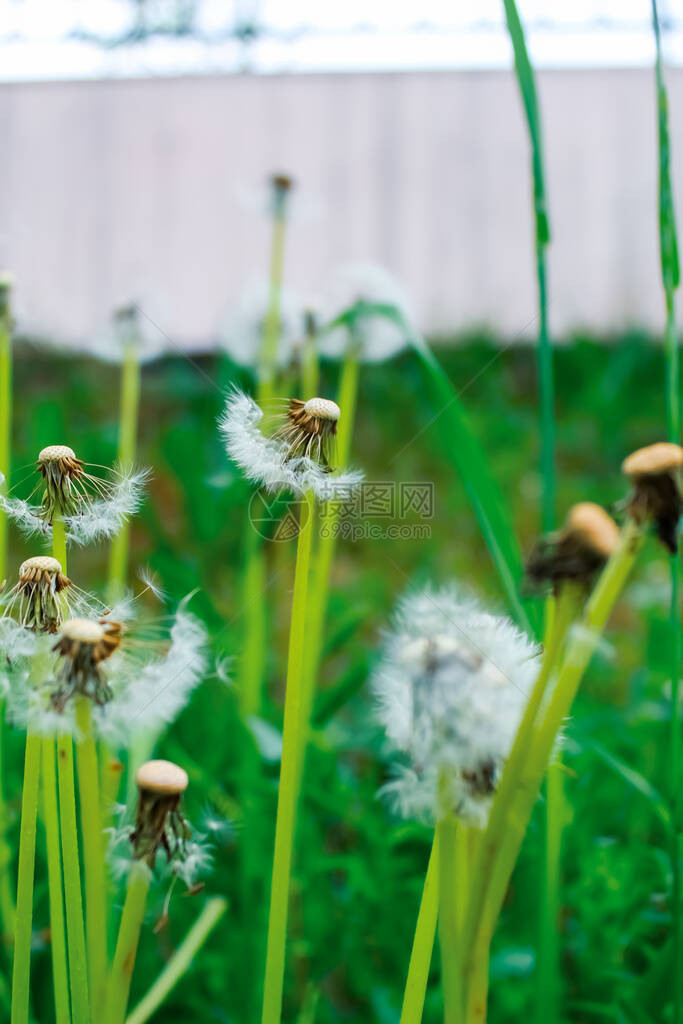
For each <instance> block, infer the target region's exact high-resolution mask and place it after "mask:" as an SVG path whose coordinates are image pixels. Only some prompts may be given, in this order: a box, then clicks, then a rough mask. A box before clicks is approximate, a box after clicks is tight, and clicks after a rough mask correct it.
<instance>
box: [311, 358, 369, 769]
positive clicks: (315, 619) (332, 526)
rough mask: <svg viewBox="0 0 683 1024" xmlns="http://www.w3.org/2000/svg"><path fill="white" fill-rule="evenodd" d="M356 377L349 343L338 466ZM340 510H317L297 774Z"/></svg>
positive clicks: (351, 417) (347, 448)
mask: <svg viewBox="0 0 683 1024" xmlns="http://www.w3.org/2000/svg"><path fill="white" fill-rule="evenodd" d="M358 376H359V364H358V352H357V346H356V345H350V346H349V348H348V349H347V352H346V357H345V359H344V363H343V366H342V372H341V379H340V382H339V394H338V397H337V404H338V406H339V408H340V410H341V416H340V417H339V426H338V431H337V445H336V448H337V454H336V460H337V463H338V465H340V466H347V465H348V464H349V461H350V458H351V442H352V438H353V427H354V421H355V418H356V405H357V401H358ZM339 511H340V510H339V503H338V502H334V501H333V502H326V503H325V505H324V506H323V507H322V509H321V510H320V530H319V536H318V543H317V547H316V551H315V557H314V561H313V569H312V572H311V587H310V596H309V600H308V634H307V644H308V646H307V659H306V666H305V672H304V686H303V698H302V732H303V739H302V764H301V765H300V769H299V772H300V774H301V772H303V758H304V756H305V751H306V743H307V739H308V732H309V728H310V722H311V714H312V710H313V701H314V698H315V690H316V684H317V677H318V670H319V668H320V659H321V657H322V648H323V639H324V632H325V616H326V612H327V596H328V590H329V585H330V573H331V571H332V563H333V561H334V553H335V550H336V546H337V529H336V528H337V523H338V520H339Z"/></svg>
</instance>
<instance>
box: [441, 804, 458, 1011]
mask: <svg viewBox="0 0 683 1024" xmlns="http://www.w3.org/2000/svg"><path fill="white" fill-rule="evenodd" d="M436 832H437V835H438V849H439V860H438V863H439V945H440V947H441V988H442V991H443V1004H444V1018H443V1019H444V1024H462V1019H463V1017H462V1009H463V1005H462V998H463V993H462V984H461V978H462V948H461V944H460V933H459V929H458V910H457V901H458V899H462V898H463V895H464V894H463V893H458V888H457V877H456V859H457V854H456V848H457V843H458V841H459V840H460V838H461V836H460V835H459V834H458V833H459V829H458V823H457V821H456V819H455V817H454V815H453V814H447V815H446V816H445V817H444V818H442V819H441V821H440V822H439V823H438V825H437V826H436Z"/></svg>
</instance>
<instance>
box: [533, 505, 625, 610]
mask: <svg viewBox="0 0 683 1024" xmlns="http://www.w3.org/2000/svg"><path fill="white" fill-rule="evenodd" d="M618 545H619V528H618V527H617V524H616V523H615V522H614V520H613V519H612V517H611V516H610V515H609V514H608V513H607V512H605V510H604V508H601V507H600V505H596V504H594V502H592V501H582V502H579V504H577V505H572V507H571V508H570V510H569V512H568V514H567V518H566V520H565V524H564V526H563V527H562V529H561V530H558V531H557V532H555V533H551V534H548V536H546V537H542V538H541V539H540V540H539V541H538V543H537V544H536V546H535V548H534V550H533V551H532V553H531V556H530V557H529V559H528V561H527V564H526V579H527V581H528V582H529V583H530V584H531V585H532V587H539V586H542V585H544V584H551V585H552V587H553V589H554V590H557V588H558V587H559V586H561V585H562V584H563V583H565V582H567V581H574V582H577V583H587V584H588V583H590V582H591V580H592V579H593V577H594V576H595V574H596V573H597V572H599V570H600V569H602V567H603V566H604V564H605V562H606V561H607V559H608V558H609V557H610V555H613V554H614V552H615V551H616V550H617V547H618Z"/></svg>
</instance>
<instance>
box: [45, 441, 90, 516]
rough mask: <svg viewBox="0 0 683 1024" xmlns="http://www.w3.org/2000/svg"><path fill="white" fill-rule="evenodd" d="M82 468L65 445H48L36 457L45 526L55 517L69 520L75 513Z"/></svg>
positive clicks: (79, 491)
mask: <svg viewBox="0 0 683 1024" xmlns="http://www.w3.org/2000/svg"><path fill="white" fill-rule="evenodd" d="M84 465H85V463H84V462H82V460H81V459H77V458H76V455H75V454H74V451H73V449H72V448H69V447H68V445H65V444H50V445H48V446H47V447H46V448H43V449H42V451H41V452H40V453H39V455H38V463H37V467H38V472H39V473H40V475H41V476H42V478H43V481H44V485H45V489H44V491H43V497H42V501H41V505H42V508H43V514H44V517H45V519H46V520H47V522H48V523H51V522H52V520H53V519H54V517H55V516H56V515H58V516H71V515H74V513H75V512H76V511H77V510H78V506H79V504H80V503H81V500H82V492H81V489H80V487H79V486H78V484H79V482H80V481H81V479H82V478H83V476H84V468H83V467H84Z"/></svg>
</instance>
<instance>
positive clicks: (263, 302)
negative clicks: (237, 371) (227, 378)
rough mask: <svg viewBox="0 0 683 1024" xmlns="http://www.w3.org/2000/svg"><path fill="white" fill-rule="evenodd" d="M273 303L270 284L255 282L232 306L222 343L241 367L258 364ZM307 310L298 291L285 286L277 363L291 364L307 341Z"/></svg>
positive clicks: (222, 332)
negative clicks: (296, 293)
mask: <svg viewBox="0 0 683 1024" xmlns="http://www.w3.org/2000/svg"><path fill="white" fill-rule="evenodd" d="M269 306H270V287H269V285H268V284H266V283H265V282H262V283H260V284H254V285H251V286H250V287H249V288H248V289H247V290H246V291H245V292H244V294H243V295H242V296H241V298H240V299H239V300H238V301H237V302H236V303H235V304H234V305H233V306H232V307H231V309H230V310H229V311H228V314H227V315H226V317H225V319H224V321H223V325H222V328H221V331H220V344H221V346H222V348H223V349H224V350H225V352H227V354H228V355H229V356H230V358H231V359H232V361H233V362H234V363H236V364H237V365H238V366H245V367H255V366H257V365H258V362H259V358H260V355H261V350H262V347H263V337H264V333H265V329H266V322H267V318H268V310H269ZM304 334H305V313H304V309H303V306H302V304H301V301H300V299H299V298H298V296H297V295H295V293H294V292H292V291H290V290H289V289H287V288H283V289H282V290H281V292H280V304H279V311H278V339H277V357H276V363H277V365H278V366H279V367H285V366H288V365H289V364H290V363H291V362H292V361H293V360H294V357H295V354H296V352H297V350H298V348H299V347H300V345H301V344H302V342H303V337H304Z"/></svg>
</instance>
